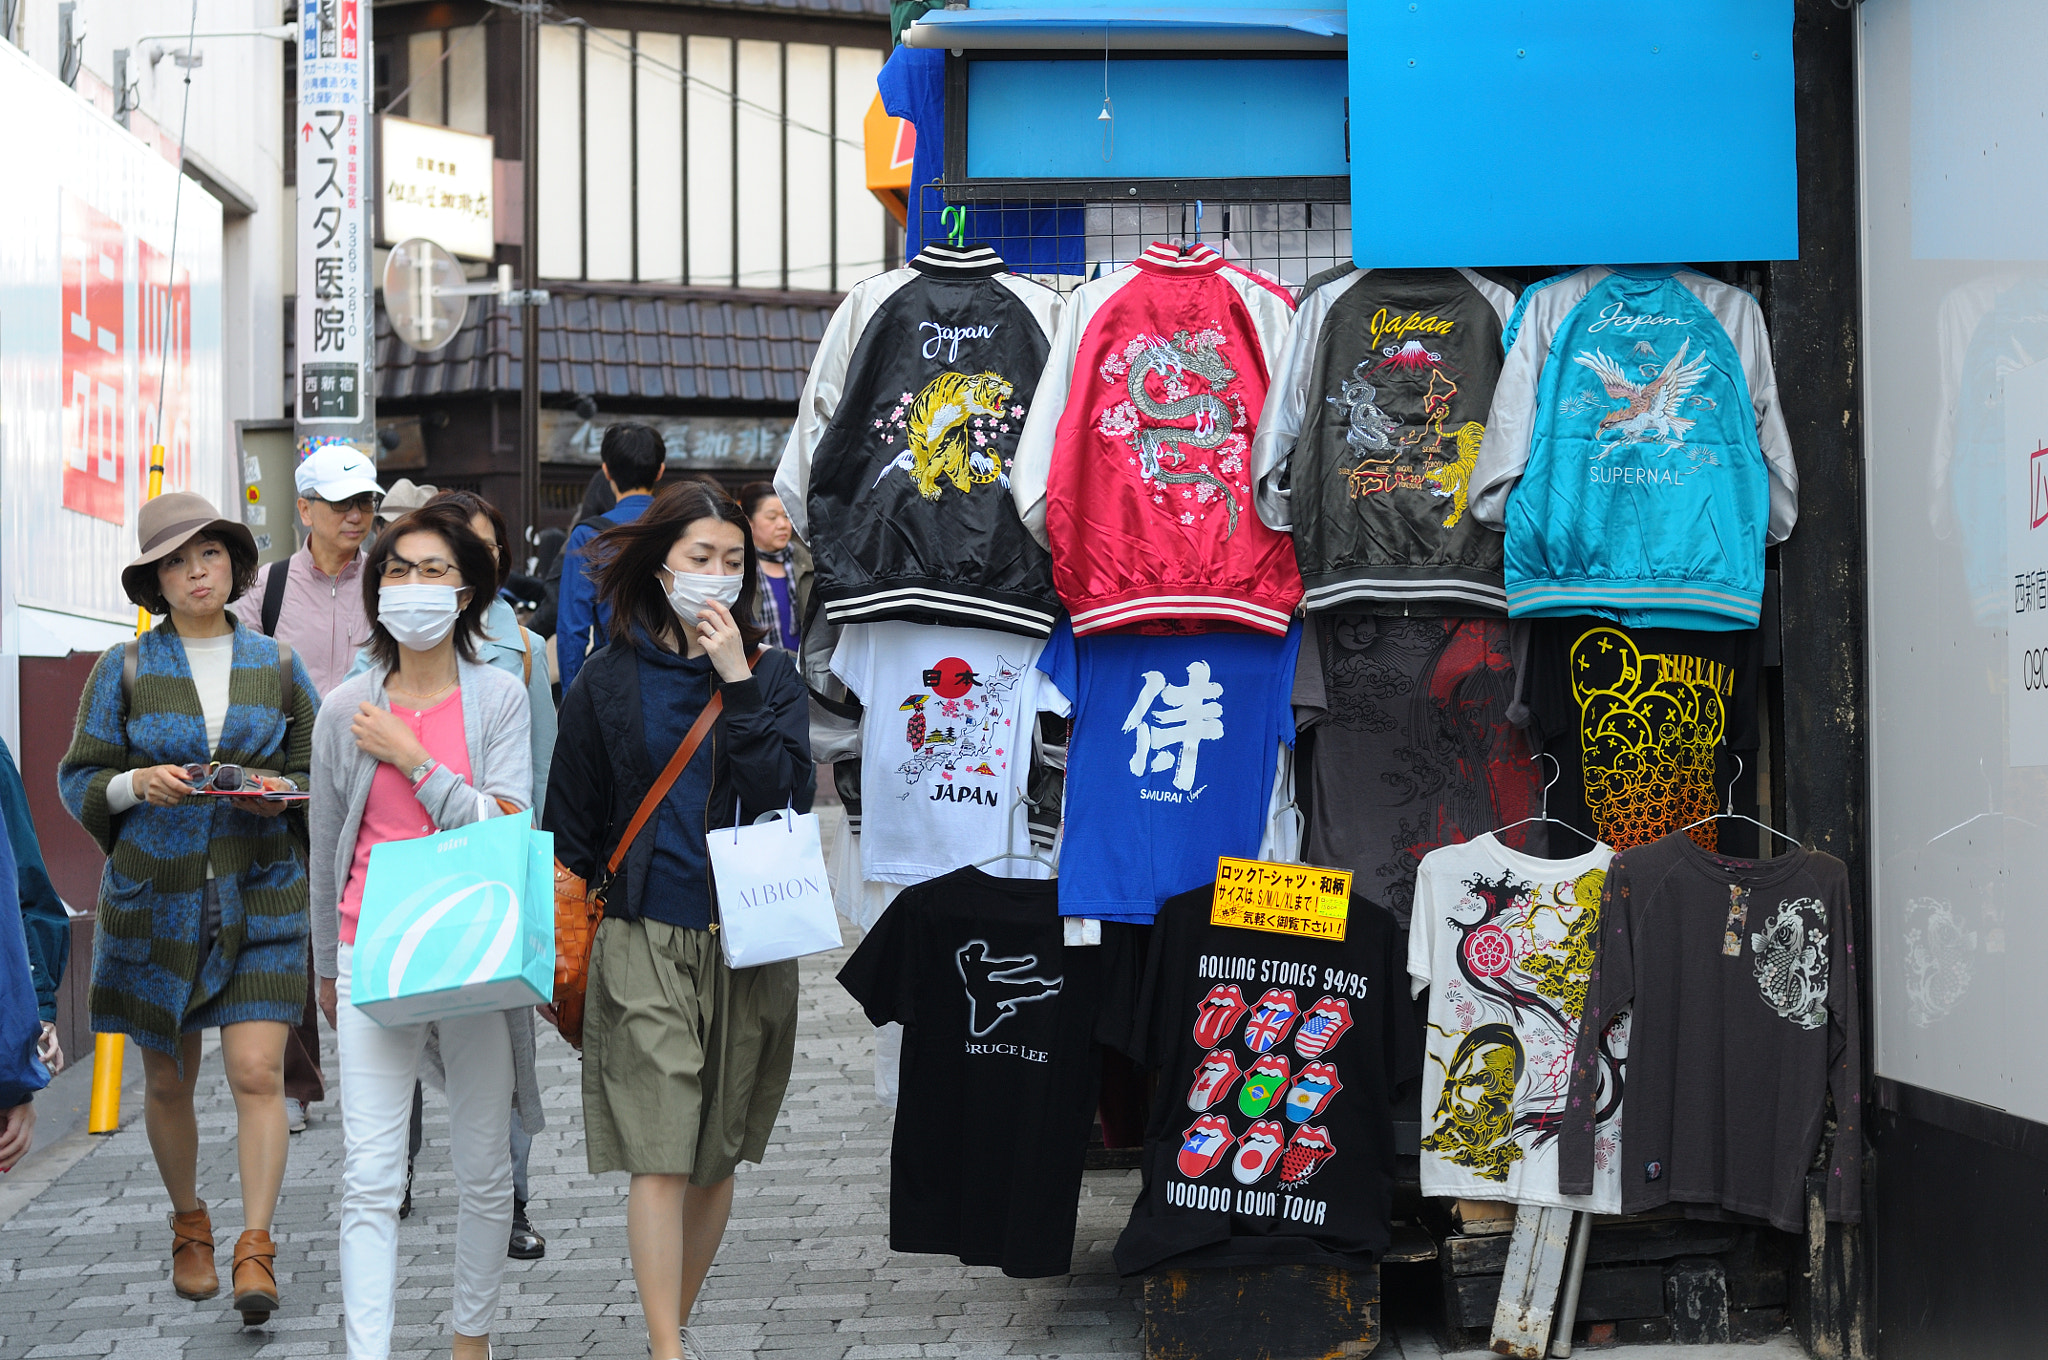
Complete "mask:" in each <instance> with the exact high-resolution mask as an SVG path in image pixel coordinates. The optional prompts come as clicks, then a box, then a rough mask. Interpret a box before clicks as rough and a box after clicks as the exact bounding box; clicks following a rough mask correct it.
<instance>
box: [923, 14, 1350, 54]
mask: <svg viewBox="0 0 2048 1360" xmlns="http://www.w3.org/2000/svg"><path fill="white" fill-rule="evenodd" d="M1345 30H1346V23H1345V14H1344V11H1343V10H1342V9H1341V8H1334V9H1320V8H1307V7H1303V8H1265V7H1260V6H1235V7H1233V6H1228V5H1160V6H1154V5H1101V6H1097V5H1046V6H1038V7H1028V8H1027V7H1023V6H1020V7H1017V8H1009V7H1007V6H1005V7H987V8H979V9H936V10H932V11H930V12H929V13H927V14H926V15H925V16H924V17H923V18H922V19H920V20H918V21H917V23H915V24H913V25H912V26H911V27H910V28H908V29H906V30H905V31H904V34H903V42H904V45H905V46H908V47H947V48H953V47H957V48H962V49H969V48H981V49H989V48H1035V49H1042V50H1043V49H1064V48H1081V49H1088V50H1093V51H1097V52H1100V51H1101V50H1102V49H1103V46H1104V44H1105V42H1106V43H1107V44H1108V46H1109V47H1110V48H1112V49H1114V50H1122V51H1134V50H1149V51H1179V50H1192V51H1219V52H1220V51H1235V52H1246V51H1264V52H1279V51H1296V52H1342V51H1343V50H1344V46H1345Z"/></svg>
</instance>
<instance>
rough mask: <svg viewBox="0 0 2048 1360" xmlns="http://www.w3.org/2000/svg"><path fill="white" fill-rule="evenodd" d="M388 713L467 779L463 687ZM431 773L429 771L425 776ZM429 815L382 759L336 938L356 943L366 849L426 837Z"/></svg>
mask: <svg viewBox="0 0 2048 1360" xmlns="http://www.w3.org/2000/svg"><path fill="white" fill-rule="evenodd" d="M391 712H392V714H393V716H395V717H397V718H400V719H402V720H403V721H404V722H405V725H406V726H407V727H410V728H411V729H412V733H413V735H414V736H416V737H418V738H419V739H420V745H422V746H424V747H426V748H427V754H428V755H430V756H432V757H433V758H434V759H435V760H437V761H439V762H440V763H441V764H443V765H445V766H447V767H448V768H449V769H451V770H453V771H455V773H457V774H459V775H461V776H462V777H463V778H464V779H468V778H469V777H470V768H469V741H468V739H467V737H466V736H465V735H464V734H463V730H462V691H461V690H460V689H459V688H458V689H457V690H456V691H455V692H454V693H453V694H451V695H449V696H448V697H447V698H445V699H443V700H442V701H441V702H440V703H438V704H435V705H434V706H433V707H432V708H425V709H412V708H400V707H399V706H398V705H397V704H393V705H391ZM431 777H432V776H431V775H430V776H429V778H431ZM438 829H439V828H437V827H436V826H435V825H434V819H433V818H431V817H429V816H428V815H427V810H426V809H425V808H424V807H421V806H420V800H419V799H417V798H415V797H413V792H412V783H411V781H409V780H407V779H406V777H405V771H403V770H401V769H399V768H398V767H397V766H395V765H391V764H388V763H386V762H384V761H381V760H380V761H378V762H377V773H376V774H375V775H373V776H371V779H370V798H369V801H368V802H366V803H364V804H363V821H362V825H361V826H360V827H358V828H357V830H356V857H355V862H354V863H353V864H351V865H350V866H349V870H348V887H347V888H345V889H343V890H342V894H341V942H342V943H343V944H348V945H352V944H354V943H355V942H356V916H357V915H358V914H359V913H360V912H361V911H362V908H363V880H364V879H365V878H367V877H368V876H369V873H370V849H371V847H372V846H376V845H379V844H381V843H383V842H385V841H409V840H414V839H416V838H418V837H420V836H431V835H433V834H434V832H435V831H436V830H438Z"/></svg>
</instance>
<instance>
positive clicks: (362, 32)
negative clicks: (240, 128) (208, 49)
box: [295, 0, 375, 433]
mask: <svg viewBox="0 0 2048 1360" xmlns="http://www.w3.org/2000/svg"><path fill="white" fill-rule="evenodd" d="M369 19H370V0H301V3H300V5H299V117H298V127H297V129H296V140H297V142H298V157H299V166H298V170H299V184H298V192H299V232H298V265H299V268H298V303H297V307H296V319H297V344H298V360H299V377H298V408H297V411H296V412H295V414H296V416H297V418H298V420H299V422H300V423H301V424H309V423H316V422H317V423H331V424H334V425H336V426H339V425H353V424H357V423H359V422H361V421H362V420H364V419H365V417H366V416H368V414H369V411H370V407H369V391H368V384H369V382H370V373H369V367H370V356H371V350H372V344H373V340H374V328H375V318H374V315H373V313H372V311H371V303H370V289H369V270H370V260H369V253H370V205H371V187H372V182H371V179H370V166H369V156H370V128H371V120H370V107H369V100H370V92H371V81H370V35H369ZM336 433H341V431H339V430H338V429H337V431H336Z"/></svg>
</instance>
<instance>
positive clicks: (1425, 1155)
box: [1408, 835, 1628, 1214]
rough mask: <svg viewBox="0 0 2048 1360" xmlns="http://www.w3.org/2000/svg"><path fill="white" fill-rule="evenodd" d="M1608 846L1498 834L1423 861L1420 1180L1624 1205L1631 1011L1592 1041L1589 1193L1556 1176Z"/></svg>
mask: <svg viewBox="0 0 2048 1360" xmlns="http://www.w3.org/2000/svg"><path fill="white" fill-rule="evenodd" d="M1613 857H1614V852H1613V851H1612V850H1609V849H1608V848H1607V847H1606V846H1604V845H1603V846H1600V847H1599V848H1597V849H1595V850H1592V851H1590V852H1589V853H1587V854H1584V855H1580V856H1579V857H1577V858H1576V859H1559V860H1546V859H1537V858H1535V857H1533V856H1530V855H1524V854H1518V853H1517V852H1515V851H1513V850H1510V849H1508V848H1507V847H1505V846H1503V845H1502V844H1501V843H1500V842H1499V841H1498V840H1496V839H1495V838H1494V837H1493V836H1491V835H1485V836H1481V837H1479V838H1478V839H1476V840H1473V841H1468V842H1466V843H1465V844H1463V845H1450V846H1445V847H1444V848H1443V849H1441V850H1438V851H1436V852H1435V853H1434V854H1432V855H1430V857H1429V858H1428V859H1425V860H1424V861H1422V872H1421V873H1420V874H1419V875H1418V876H1417V878H1416V881H1415V918H1414V919H1413V920H1412V921H1410V922H1409V923H1408V976H1409V977H1410V978H1411V979H1412V980H1413V987H1414V990H1415V993H1416V995H1418V996H1419V995H1421V993H1422V991H1423V989H1424V988H1428V989H1429V1032H1428V1034H1427V1035H1426V1036H1425V1037H1424V1041H1423V1042H1424V1047H1425V1059H1424V1063H1423V1072H1422V1193H1423V1194H1425V1195H1439V1196H1443V1197H1445V1198H1457V1199H1481V1200H1509V1201H1512V1202H1514V1203H1516V1204H1538V1205H1544V1206H1547V1207H1550V1208H1556V1209H1584V1210H1587V1211H1590V1212H1592V1213H1596V1214H1618V1213H1620V1212H1621V1181H1620V1164H1621V1151H1620V1149H1621V1097H1622V1089H1623V1074H1624V1067H1625V1063H1626V1060H1627V1057H1628V1016H1627V1015H1626V1014H1623V1015H1619V1016H1617V1017H1616V1018H1615V1019H1614V1020H1612V1021H1611V1022H1609V1024H1608V1025H1607V1027H1606V1029H1605V1030H1604V1031H1603V1032H1602V1033H1601V1035H1600V1038H1599V1042H1598V1043H1597V1044H1596V1045H1594V1046H1593V1047H1592V1049H1591V1053H1592V1054H1593V1060H1594V1062H1595V1064H1596V1070H1597V1073H1598V1076H1599V1090H1598V1094H1597V1096H1596V1097H1595V1098H1596V1099H1597V1100H1598V1102H1599V1104H1598V1113H1597V1117H1596V1125H1597V1128H1596V1132H1595V1138H1594V1145H1593V1167H1594V1174H1593V1193H1592V1194H1590V1195H1565V1194H1561V1193H1559V1191H1558V1188H1557V1149H1558V1135H1559V1133H1560V1132H1561V1131H1562V1129H1563V1125H1564V1116H1565V1104H1566V1101H1567V1099H1568V1095H1569V1092H1568V1089H1567V1088H1568V1086H1569V1081H1570V1068H1571V1057H1572V1048H1573V1046H1574V1045H1575V1044H1576V1043H1577V1042H1578V1037H1579V1020H1580V1014H1581V1012H1582V1011H1583V1010H1584V1008H1585V1004H1586V983H1587V980H1588V978H1589V975H1590V974H1591V972H1592V967H1593V951H1594V946H1595V945H1596V944H1597V943H1598V936H1599V929H1600V889H1601V886H1602V885H1603V884H1604V883H1605V881H1606V878H1607V862H1608V861H1609V860H1610V859H1612V858H1613Z"/></svg>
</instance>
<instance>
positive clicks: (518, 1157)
mask: <svg viewBox="0 0 2048 1360" xmlns="http://www.w3.org/2000/svg"><path fill="white" fill-rule="evenodd" d="M391 490H392V494H393V495H394V496H395V495H396V494H397V492H398V488H397V486H395V485H394V486H393V487H392V488H391ZM384 503H385V504H386V505H389V504H390V503H391V501H390V499H389V498H388V497H387V498H386V500H385V502H384ZM427 503H428V504H429V505H450V506H453V507H455V509H457V510H459V511H461V512H462V513H463V515H465V516H466V517H467V518H468V520H469V527H470V530H471V531H472V532H473V533H475V534H476V536H477V537H478V538H480V539H482V540H483V541H484V543H485V545H486V546H488V547H489V548H490V550H491V558H492V560H493V561H495V562H496V563H497V568H498V581H499V582H500V584H502V583H503V581H504V579H505V578H506V577H507V576H509V575H510V574H511V572H510V570H509V568H510V565H511V559H510V557H509V556H508V555H507V553H506V551H505V542H506V534H505V517H504V516H503V515H501V514H499V513H498V508H497V507H496V506H494V505H492V504H491V503H490V502H489V501H487V500H485V499H484V498H483V497H482V496H479V495H477V494H476V493H475V492H472V491H443V492H441V493H440V494H438V495H436V496H435V497H434V498H433V499H432V500H430V501H429V502H427ZM477 655H478V656H480V657H481V658H482V659H483V660H485V661H487V662H489V663H490V664H491V665H493V666H496V667H497V668H498V669H499V670H501V671H504V672H505V673H506V674H507V675H516V676H518V677H519V683H520V684H521V685H522V686H524V687H525V689H526V713H527V718H528V719H529V721H530V722H531V724H532V730H533V739H532V752H533V790H532V800H533V801H532V804H531V806H532V808H533V810H534V815H535V816H536V817H538V816H539V815H540V811H541V802H542V795H543V794H545V793H546V791H547V787H548V763H549V762H550V761H551V760H552V759H553V758H554V753H555V701H554V700H553V698H551V697H550V696H549V693H548V667H547V659H546V656H545V654H544V644H543V642H542V641H541V639H540V638H538V637H535V636H534V635H533V634H532V633H530V632H527V631H526V630H525V629H523V628H521V627H520V626H519V620H518V619H517V617H516V616H515V615H514V614H513V612H512V606H511V604H510V603H509V602H508V601H507V600H505V599H504V598H503V597H502V596H494V597H493V598H492V600H491V607H490V611H489V612H488V613H486V614H485V615H484V631H483V636H482V637H481V638H480V639H479V640H478V643H477ZM373 664H374V658H373V657H372V656H371V655H370V652H369V649H368V648H365V649H363V650H362V651H360V652H358V653H357V654H356V664H355V668H354V669H353V670H351V671H350V672H349V675H350V676H351V677H353V676H356V675H359V674H361V673H362V672H364V671H366V670H368V669H370V667H371V666H372V665H373ZM505 1023H506V1024H507V1025H508V1026H509V1027H510V1030H511V1035H512V1067H513V1073H514V1077H515V1080H514V1083H513V1102H512V1103H513V1119H512V1238H511V1242H510V1244H509V1247H508V1249H507V1254H508V1255H509V1256H511V1257H512V1258H513V1259H514V1260H517V1261H537V1260H539V1259H540V1258H541V1257H543V1256H545V1255H547V1250H548V1244H547V1239H546V1238H544V1237H542V1236H541V1235H540V1234H539V1233H537V1232H535V1231H534V1230H533V1224H532V1223H531V1222H529V1221H528V1220H527V1217H526V1201H527V1198H528V1195H527V1174H526V1168H527V1163H528V1161H529V1160H530V1158H531V1157H532V1154H533V1135H535V1134H536V1133H539V1132H540V1131H541V1129H542V1128H544V1127H546V1124H547V1120H546V1119H545V1118H544V1117H543V1115H542V1113H541V1107H540V1078H539V1075H538V1074H537V1073H536V1071H535V1069H534V1061H533V1025H534V1014H533V1008H532V1007H530V1006H521V1007H520V1008H519V1009H518V1010H516V1011H507V1012H505ZM427 1061H428V1065H429V1069H430V1070H429V1072H428V1076H429V1078H430V1079H431V1080H433V1082H434V1084H435V1085H436V1086H439V1087H445V1086H446V1085H447V1082H446V1080H445V1077H444V1075H443V1074H442V1073H441V1071H440V1068H441V1062H440V1051H439V1046H438V1044H434V1043H431V1042H430V1044H429V1047H428V1053H427ZM424 1120H425V1109H424V1106H423V1104H422V1100H421V1094H420V1088H419V1086H418V1085H417V1084H415V1085H414V1086H413V1093H412V1128H411V1131H410V1133H409V1134H408V1136H407V1140H406V1153H405V1197H404V1198H403V1199H401V1200H400V1201H399V1204H398V1216H399V1217H400V1218H406V1217H409V1216H410V1215H411V1213H412V1177H413V1165H414V1163H415V1162H416V1161H418V1159H419V1155H420V1147H421V1145H422V1144H423V1143H424V1141H425V1138H426V1130H425V1125H424Z"/></svg>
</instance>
